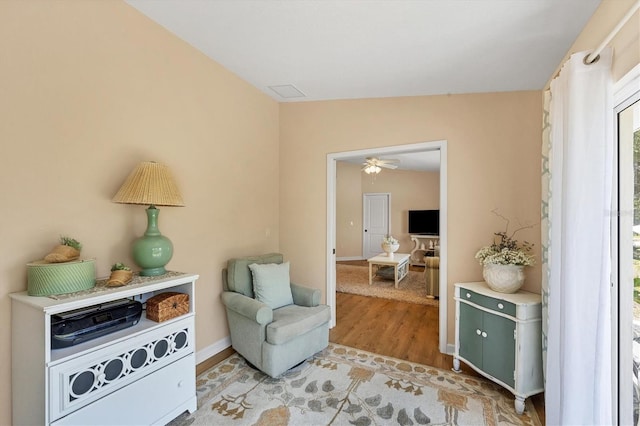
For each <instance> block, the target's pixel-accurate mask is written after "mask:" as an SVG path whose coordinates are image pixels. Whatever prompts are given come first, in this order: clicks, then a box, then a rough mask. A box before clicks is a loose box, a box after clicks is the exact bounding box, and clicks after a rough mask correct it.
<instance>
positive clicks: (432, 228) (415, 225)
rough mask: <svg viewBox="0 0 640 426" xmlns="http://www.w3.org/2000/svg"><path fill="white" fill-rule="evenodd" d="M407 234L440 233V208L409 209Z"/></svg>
mask: <svg viewBox="0 0 640 426" xmlns="http://www.w3.org/2000/svg"><path fill="white" fill-rule="evenodd" d="M409 234H419V235H440V210H409Z"/></svg>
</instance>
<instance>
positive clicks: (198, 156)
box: [0, 0, 280, 425]
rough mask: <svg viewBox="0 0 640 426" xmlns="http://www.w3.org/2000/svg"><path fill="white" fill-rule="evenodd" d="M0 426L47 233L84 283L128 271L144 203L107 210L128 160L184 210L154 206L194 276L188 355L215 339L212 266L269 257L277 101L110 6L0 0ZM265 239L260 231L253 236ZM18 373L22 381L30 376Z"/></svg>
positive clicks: (221, 324) (217, 317) (221, 330)
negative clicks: (69, 252)
mask: <svg viewBox="0 0 640 426" xmlns="http://www.w3.org/2000/svg"><path fill="white" fill-rule="evenodd" d="M0 64H2V65H1V66H0V144H1V147H2V149H1V151H0V152H1V154H0V194H2V197H1V198H2V199H1V201H0V218H1V219H2V222H1V225H0V236H1V238H2V241H3V242H2V244H1V248H0V424H2V425H8V424H11V385H10V376H11V345H10V334H11V329H10V326H11V316H10V313H11V307H10V299H9V297H8V293H10V292H14V291H21V290H25V289H26V266H25V265H26V263H27V262H29V261H31V260H34V259H38V258H42V257H43V256H44V255H45V254H46V253H47V251H48V250H49V249H50V248H51V247H52V246H53V245H54V244H55V243H56V242H57V239H58V237H59V235H60V234H69V235H71V236H74V237H76V238H77V239H79V240H80V241H81V242H83V243H84V250H83V255H84V256H86V257H94V258H96V263H97V266H98V274H99V275H100V276H104V275H106V274H107V272H108V269H109V266H110V265H111V264H112V263H114V262H116V261H124V262H131V259H130V257H129V254H128V253H129V249H130V246H131V242H132V240H133V239H134V238H135V237H136V236H138V235H141V234H142V233H143V232H144V229H145V226H146V216H145V214H144V207H142V206H128V205H121V204H115V203H112V202H111V201H110V199H111V197H112V196H113V195H114V194H115V192H116V191H117V189H118V187H119V185H120V184H122V182H123V181H124V179H125V177H126V176H127V174H128V173H129V172H130V171H131V170H132V169H133V167H134V166H135V165H136V164H137V163H138V162H139V161H141V160H157V161H162V162H165V163H167V164H168V165H169V166H170V168H171V170H172V171H173V173H174V175H175V176H176V179H177V181H178V184H179V186H180V188H181V189H182V192H183V195H184V199H185V202H186V207H184V208H169V207H165V208H162V209H161V214H160V229H161V231H162V232H163V233H164V234H165V235H167V236H169V237H170V238H171V239H172V240H173V243H174V247H175V256H174V258H173V260H172V261H171V262H170V263H169V265H168V266H169V268H170V269H172V270H179V271H187V272H194V273H198V274H200V280H199V281H198V283H197V287H196V288H197V296H198V299H197V304H196V309H197V317H196V328H197V330H196V332H197V348H198V349H201V348H203V347H206V346H208V345H211V344H212V343H214V342H216V341H218V340H220V339H223V338H225V337H226V336H227V335H228V330H227V324H226V317H225V314H224V311H223V307H222V305H221V303H220V296H219V295H220V292H221V282H220V278H219V277H220V270H221V268H222V267H223V265H224V264H225V261H226V259H227V258H229V257H231V256H234V255H243V254H248V253H260V252H267V251H273V250H277V249H278V236H279V233H280V232H279V225H278V215H279V213H278V168H279V166H278V161H279V157H278V105H277V103H276V102H275V101H273V100H272V99H270V98H269V97H267V96H266V95H264V94H262V93H261V92H259V91H258V90H256V89H255V88H254V87H252V86H250V85H249V84H247V83H245V82H244V81H242V80H240V79H239V78H237V77H236V76H234V75H232V74H231V73H229V72H228V71H226V70H225V69H223V68H222V67H220V66H219V65H217V64H216V63H215V62H213V61H211V60H210V59H208V58H206V57H205V56H204V55H202V54H201V53H199V52H197V51H196V50H195V49H193V48H192V47H191V46H189V45H187V44H186V43H184V42H182V41H180V40H178V39H177V38H176V37H174V36H173V35H171V34H170V33H169V32H167V31H166V30H164V29H163V28H161V27H159V26H158V25H156V24H155V23H153V22H151V21H150V20H149V19H147V18H146V17H144V16H143V15H141V14H140V13H139V12H137V11H136V10H135V9H133V8H131V7H130V6H128V5H126V4H125V3H123V2H119V1H74V0H71V1H69V0H63V1H55V2H52V1H35V0H29V1H11V0H10V1H7V0H4V1H1V2H0ZM267 234H268V235H267ZM34 374H38V372H37V371H34Z"/></svg>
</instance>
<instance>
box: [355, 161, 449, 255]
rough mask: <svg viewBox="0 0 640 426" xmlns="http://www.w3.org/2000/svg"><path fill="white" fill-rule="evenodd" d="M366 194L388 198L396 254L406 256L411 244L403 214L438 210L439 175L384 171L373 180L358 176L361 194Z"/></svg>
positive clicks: (412, 245) (368, 177)
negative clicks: (379, 194) (389, 200)
mask: <svg viewBox="0 0 640 426" xmlns="http://www.w3.org/2000/svg"><path fill="white" fill-rule="evenodd" d="M368 192H388V193H390V194H391V209H390V210H391V234H392V235H393V236H394V237H395V238H397V240H398V242H399V243H400V248H399V249H398V252H399V253H410V252H411V250H412V249H413V247H414V244H413V242H412V241H411V238H410V237H409V233H408V232H407V229H408V226H409V225H408V220H407V211H409V210H435V209H438V208H439V206H440V175H439V173H427V172H416V171H410V170H385V171H383V172H381V173H380V174H379V175H378V176H376V177H375V178H373V179H372V178H371V177H370V176H362V193H363V194H364V193H368Z"/></svg>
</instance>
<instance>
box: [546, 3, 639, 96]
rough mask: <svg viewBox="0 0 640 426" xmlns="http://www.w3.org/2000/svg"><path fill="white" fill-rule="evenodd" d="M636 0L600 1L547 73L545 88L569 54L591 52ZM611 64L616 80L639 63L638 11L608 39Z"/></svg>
mask: <svg viewBox="0 0 640 426" xmlns="http://www.w3.org/2000/svg"><path fill="white" fill-rule="evenodd" d="M636 1H637V0H602V3H601V4H600V6H598V9H596V11H595V13H594V14H593V16H592V17H591V19H590V20H589V22H587V25H586V26H585V27H584V29H583V30H582V32H581V33H580V35H579V36H578V38H577V39H576V41H575V42H574V44H573V45H572V46H571V48H570V49H569V51H568V52H567V54H566V55H565V57H564V58H563V59H562V61H561V62H560V63H559V64H558V69H557V70H556V72H555V73H554V74H553V75H552V76H550V78H549V82H548V83H547V88H548V86H549V84H550V83H551V79H552V77H554V76H555V75H556V74H557V72H558V71H559V70H560V67H561V66H562V65H563V64H564V63H565V62H566V60H567V59H568V58H569V56H570V55H572V54H574V53H576V52H582V51H592V50H594V49H596V48H597V47H598V46H599V45H600V43H602V41H603V40H604V39H605V38H606V37H607V36H608V35H609V33H610V32H611V31H612V30H613V28H614V27H615V26H616V25H617V24H618V22H620V20H621V19H622V18H623V17H624V16H625V15H626V13H627V12H628V11H629V10H631V6H633V5H634V4H635V3H636ZM609 47H610V48H612V49H613V55H614V56H613V58H614V60H613V65H612V67H611V68H612V69H611V73H612V76H613V80H614V81H618V80H619V79H620V78H622V77H623V76H624V75H625V74H626V73H628V72H629V71H630V70H631V69H632V68H633V67H634V66H636V65H638V63H640V11H638V12H636V13H635V14H634V15H633V16H632V17H631V19H629V21H628V22H627V23H626V24H625V26H624V27H623V28H622V29H621V30H620V31H619V32H618V34H617V35H616V36H615V37H614V38H613V39H612V40H611V42H610V43H609Z"/></svg>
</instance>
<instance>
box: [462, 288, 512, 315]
mask: <svg viewBox="0 0 640 426" xmlns="http://www.w3.org/2000/svg"><path fill="white" fill-rule="evenodd" d="M460 299H462V300H465V301H467V302H471V303H475V304H476V305H478V306H482V307H483V308H487V309H491V310H492V311H496V312H502V313H504V314H507V315H511V316H513V317H515V316H516V305H514V304H513V303H511V302H507V301H505V300H501V299H494V298H493V297H489V296H484V295H482V294H478V293H476V292H474V291H471V290H467V289H466V288H461V289H460Z"/></svg>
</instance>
